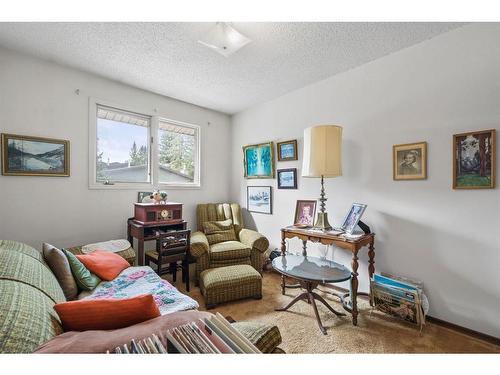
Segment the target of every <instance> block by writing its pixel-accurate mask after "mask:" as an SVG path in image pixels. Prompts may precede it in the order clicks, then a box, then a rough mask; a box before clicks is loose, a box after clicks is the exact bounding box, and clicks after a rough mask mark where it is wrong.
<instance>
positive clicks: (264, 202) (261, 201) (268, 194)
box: [247, 186, 273, 215]
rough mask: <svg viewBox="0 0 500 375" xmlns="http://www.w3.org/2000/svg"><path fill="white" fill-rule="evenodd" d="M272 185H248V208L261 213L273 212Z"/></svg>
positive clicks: (250, 210)
mask: <svg viewBox="0 0 500 375" xmlns="http://www.w3.org/2000/svg"><path fill="white" fill-rule="evenodd" d="M272 199H273V197H272V191H271V186H247V209H248V211H249V212H258V213H261V214H269V215H270V214H272V213H273V200H272Z"/></svg>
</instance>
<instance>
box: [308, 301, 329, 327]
mask: <svg viewBox="0 0 500 375" xmlns="http://www.w3.org/2000/svg"><path fill="white" fill-rule="evenodd" d="M307 295H308V297H309V303H310V304H311V305H312V307H313V310H314V315H316V320H317V321H318V326H319V329H320V330H321V332H322V333H323V335H326V329H325V327H323V323H321V318H320V317H319V313H318V307H317V306H316V302H315V301H314V296H313V295H312V294H311V292H307Z"/></svg>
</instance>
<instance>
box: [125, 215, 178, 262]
mask: <svg viewBox="0 0 500 375" xmlns="http://www.w3.org/2000/svg"><path fill="white" fill-rule="evenodd" d="M186 228H187V222H186V221H181V222H178V223H173V224H165V223H162V224H156V223H153V224H142V223H140V222H138V221H136V220H135V219H134V218H133V217H131V218H130V219H128V220H127V239H128V242H130V244H131V245H132V247H134V238H135V239H136V240H137V249H136V250H137V264H138V265H139V266H144V242H145V241H156V240H157V238H158V235H157V232H158V231H160V232H168V231H169V230H185V229H186Z"/></svg>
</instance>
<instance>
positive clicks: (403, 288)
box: [370, 274, 427, 330]
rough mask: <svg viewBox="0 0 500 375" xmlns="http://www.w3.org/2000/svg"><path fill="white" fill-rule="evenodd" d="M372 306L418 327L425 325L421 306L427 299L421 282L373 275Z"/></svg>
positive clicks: (371, 283) (371, 284)
mask: <svg viewBox="0 0 500 375" xmlns="http://www.w3.org/2000/svg"><path fill="white" fill-rule="evenodd" d="M370 289H371V300H372V304H373V306H374V307H375V308H376V309H378V310H380V311H383V312H385V313H387V314H389V315H391V316H394V317H396V318H399V319H402V320H404V321H406V322H409V323H412V324H415V325H418V326H419V327H420V330H422V327H423V325H424V324H425V313H424V308H423V304H424V305H425V304H426V303H427V299H426V297H425V295H424V294H423V284H422V282H421V281H416V280H411V279H408V278H403V277H399V276H393V275H388V274H385V275H376V274H375V275H373V278H372V280H371V281H370Z"/></svg>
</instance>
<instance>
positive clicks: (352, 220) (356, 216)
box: [341, 203, 366, 234]
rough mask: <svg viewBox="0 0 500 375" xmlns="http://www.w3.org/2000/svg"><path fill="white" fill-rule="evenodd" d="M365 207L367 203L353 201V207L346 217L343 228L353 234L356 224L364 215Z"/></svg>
mask: <svg viewBox="0 0 500 375" xmlns="http://www.w3.org/2000/svg"><path fill="white" fill-rule="evenodd" d="M365 209H366V204H362V203H353V204H352V206H351V209H350V210H349V212H348V213H347V215H346V217H345V218H344V222H343V223H342V226H341V229H342V230H343V231H345V232H346V233H349V234H352V233H353V232H354V229H356V225H358V221H359V220H360V219H361V216H363V213H364V212H365Z"/></svg>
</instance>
